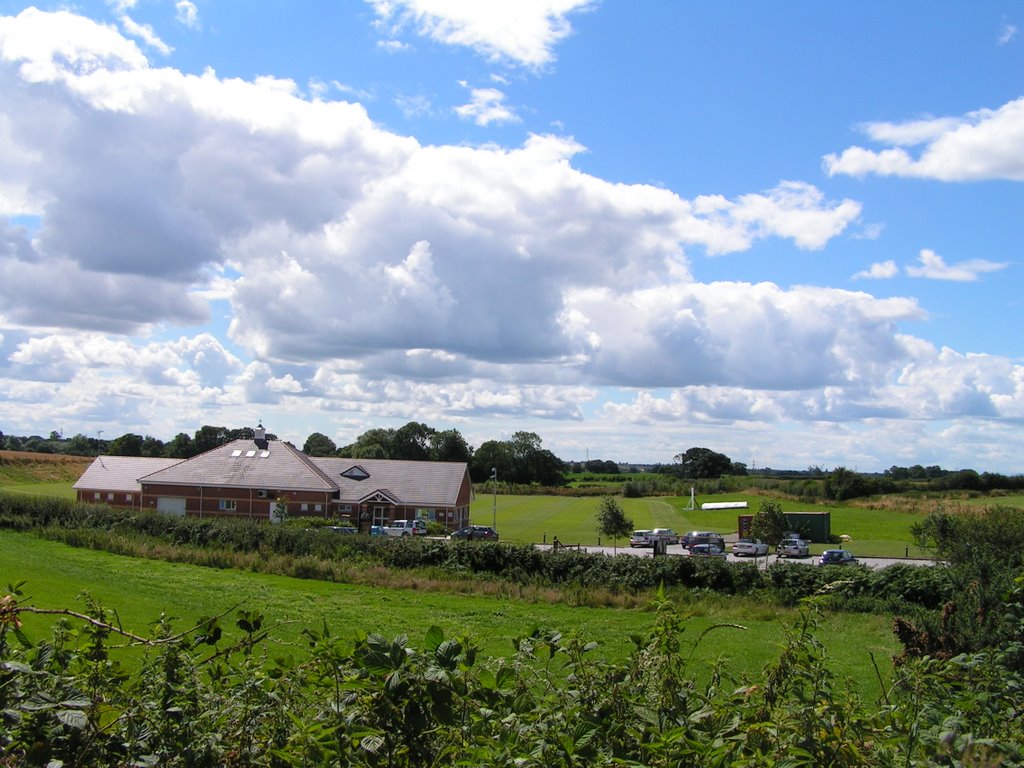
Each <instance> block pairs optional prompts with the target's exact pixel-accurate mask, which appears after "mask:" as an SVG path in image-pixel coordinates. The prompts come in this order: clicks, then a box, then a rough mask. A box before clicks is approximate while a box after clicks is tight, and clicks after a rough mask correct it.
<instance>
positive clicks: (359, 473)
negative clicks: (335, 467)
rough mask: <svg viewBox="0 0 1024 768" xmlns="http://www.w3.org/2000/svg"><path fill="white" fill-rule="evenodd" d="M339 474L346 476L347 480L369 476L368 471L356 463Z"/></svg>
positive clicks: (362, 478)
mask: <svg viewBox="0 0 1024 768" xmlns="http://www.w3.org/2000/svg"><path fill="white" fill-rule="evenodd" d="M341 476H342V477H347V478H348V479H349V480H365V479H366V478H368V477H369V476H370V473H369V472H367V471H366V470H365V469H363V468H362V467H360V466H359V465H358V464H356V465H355V466H352V467H349V468H348V469H346V470H345V471H344V472H342V473H341Z"/></svg>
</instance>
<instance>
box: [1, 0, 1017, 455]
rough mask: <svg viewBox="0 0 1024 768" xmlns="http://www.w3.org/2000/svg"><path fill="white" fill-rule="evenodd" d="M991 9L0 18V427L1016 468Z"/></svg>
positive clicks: (1010, 125) (156, 12) (1005, 179)
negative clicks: (417, 437) (222, 431)
mask: <svg viewBox="0 0 1024 768" xmlns="http://www.w3.org/2000/svg"><path fill="white" fill-rule="evenodd" d="M1022 74H1024V10H1022V7H1021V6H1020V4H1019V3H1016V2H1002V3H1001V2H987V3H954V2H901V3H882V2H867V3H806V2H801V3H797V2H778V3H752V2H751V3H744V2H737V3H710V2H708V3H678V2H669V1H665V2H660V1H657V0H650V1H648V2H643V3H625V2H621V1H619V2H613V1H611V0H603V1H600V2H597V1H589V2H588V1H586V0H531V1H530V2H527V1H526V0H518V2H499V1H498V0H494V1H493V2H456V1H455V0H388V1H387V2H385V0H367V1H366V2H363V1H362V0H360V1H358V2H357V1H356V0H347V1H345V2H337V3H303V2H289V3H283V2H263V3H240V2H228V3H225V2H201V1H200V0H192V1H191V2H190V1H189V0H178V1H177V2H175V0H134V1H130V0H121V2H77V3H73V4H68V3H40V4H38V5H36V6H34V7H33V6H26V5H24V4H22V3H12V2H4V1H3V0H0V430H2V431H3V432H5V433H11V434H28V433H40V434H48V433H49V432H50V431H51V430H54V429H56V430H60V431H63V432H64V434H66V435H69V434H75V433H76V432H82V433H85V434H93V435H94V434H96V433H97V432H98V431H99V430H101V429H102V430H103V434H104V435H105V436H111V435H117V434H122V433H124V432H128V431H133V432H138V433H142V434H152V435H154V436H157V437H160V438H163V439H169V438H170V437H172V436H173V435H174V434H176V433H177V432H180V431H185V432H192V431H194V430H195V429H196V428H198V427H199V426H201V425H203V424H224V425H227V426H244V425H249V424H253V423H255V422H256V421H257V420H262V421H263V422H264V423H265V424H266V425H267V426H268V427H269V428H270V429H271V430H272V431H273V432H275V433H277V434H278V435H280V436H281V437H283V438H285V439H289V440H292V441H294V442H296V443H297V444H300V445H301V443H302V442H303V441H304V440H305V438H306V436H307V435H309V434H310V433H311V432H313V431H320V432H324V433H326V434H328V435H329V436H331V437H332V438H333V439H334V440H335V441H336V442H338V443H339V444H344V443H347V442H350V441H352V440H353V439H354V438H355V437H356V436H358V435H359V434H361V433H362V432H364V431H366V430H367V429H370V428H374V427H387V426H401V425H402V424H404V423H406V422H408V421H411V420H416V421H422V422H424V423H426V424H429V425H430V426H433V427H436V428H438V429H444V428H450V427H454V428H457V429H459V430H460V431H461V432H462V433H463V435H465V436H466V438H467V440H469V442H470V443H471V444H474V445H479V444H480V443H482V442H483V441H485V440H490V439H503V438H506V437H508V436H509V435H511V434H512V433H513V432H515V431H518V430H524V429H525V430H529V431H534V432H536V433H537V434H538V435H540V436H541V438H542V440H543V442H544V446H545V447H547V448H550V449H551V450H552V451H554V452H555V453H556V454H557V455H559V456H561V457H562V458H565V459H579V458H584V457H586V456H587V455H589V456H590V457H600V458H605V459H614V460H619V461H632V462H670V461H671V460H672V457H673V456H674V455H675V454H677V453H680V452H682V451H685V450H686V449H687V448H689V447H691V446H695V445H699V446H705V447H709V448H712V449H714V450H717V451H721V452H723V453H726V454H728V455H730V456H731V457H732V458H734V459H735V460H737V461H744V462H747V463H755V464H756V465H758V466H773V467H778V468H803V467H807V466H812V465H815V466H822V467H826V468H828V467H835V466H847V467H853V468H858V469H861V470H865V471H876V470H882V469H885V468H887V467H889V466H892V465H900V466H906V465H911V464H918V463H920V464H924V465H932V464H938V465H941V466H943V467H946V468H950V469H954V468H960V467H973V468H976V469H979V470H989V471H998V472H1006V473H1013V474H1017V473H1020V472H1021V471H1024V470H1022V466H1021V459H1020V457H1021V456H1022V455H1024V451H1022V449H1024V437H1022V436H1021V434H1022V430H1021V429H1020V427H1021V423H1022V420H1024V360H1022V353H1021V346H1020V341H1019V339H1020V330H1021V328H1022V327H1024V305H1022V301H1024V299H1022V297H1021V287H1022V285H1024V280H1022V276H1021V262H1022V258H1021V253H1020V250H1021V246H1020V244H1021V243H1022V242H1024V237H1022V235H1024V232H1022V229H1024V192H1022V190H1024V187H1022V181H1024V159H1022V158H1024V93H1022Z"/></svg>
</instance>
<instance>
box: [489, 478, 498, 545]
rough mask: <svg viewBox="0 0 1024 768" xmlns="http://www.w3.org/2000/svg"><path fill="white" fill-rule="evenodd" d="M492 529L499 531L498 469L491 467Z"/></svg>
mask: <svg viewBox="0 0 1024 768" xmlns="http://www.w3.org/2000/svg"><path fill="white" fill-rule="evenodd" d="M491 493H492V503H491V518H492V519H491V527H492V528H493V529H494V530H495V531H497V530H498V468H497V467H491Z"/></svg>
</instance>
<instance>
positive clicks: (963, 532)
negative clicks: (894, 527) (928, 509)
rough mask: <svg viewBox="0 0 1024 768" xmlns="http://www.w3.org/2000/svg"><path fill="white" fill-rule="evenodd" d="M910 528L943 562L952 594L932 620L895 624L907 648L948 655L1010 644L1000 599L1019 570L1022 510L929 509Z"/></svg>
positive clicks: (1022, 566) (1023, 569) (1022, 563)
mask: <svg viewBox="0 0 1024 768" xmlns="http://www.w3.org/2000/svg"><path fill="white" fill-rule="evenodd" d="M911 532H912V533H913V535H914V538H915V540H916V541H917V543H918V544H919V545H920V546H922V547H927V548H930V549H932V550H933V551H934V553H935V556H936V557H937V558H938V559H941V560H944V561H945V562H946V563H947V564H948V570H949V573H950V574H951V576H952V579H953V587H954V588H953V593H954V594H955V595H956V597H955V599H954V600H953V601H951V602H950V603H948V604H947V605H946V606H945V608H944V610H943V611H942V614H941V616H940V617H938V618H936V617H927V616H922V617H918V618H917V619H916V621H915V622H913V623H912V622H909V621H905V622H904V623H903V626H902V627H901V626H897V635H898V636H899V637H900V640H901V641H902V642H903V644H904V647H905V648H907V650H908V652H910V653H915V654H921V655H930V656H936V655H937V656H947V657H948V656H954V655H956V654H959V653H965V652H972V651H978V650H980V649H982V648H986V647H1001V646H1003V645H1005V644H1006V643H1008V642H1013V641H1014V640H1015V638H1013V637H1012V636H1007V634H1006V633H1007V631H1008V630H1009V629H1010V627H1008V625H1007V624H1006V616H1005V615H1004V612H1003V601H1004V599H1005V596H1006V595H1007V593H1009V592H1010V590H1011V588H1012V587H1013V584H1014V581H1015V580H1019V579H1020V578H1021V574H1022V573H1024V510H1020V509H1015V508H1013V507H993V508H989V509H983V510H980V511H977V512H967V511H964V512H956V513H949V512H933V513H932V514H930V515H928V517H926V518H925V519H924V521H923V522H920V523H916V524H915V525H914V526H913V528H912V529H911ZM1011 635H1012V632H1011ZM1016 641H1017V642H1019V641H1020V638H1019V637H1018V638H1016ZM1022 668H1024V655H1022Z"/></svg>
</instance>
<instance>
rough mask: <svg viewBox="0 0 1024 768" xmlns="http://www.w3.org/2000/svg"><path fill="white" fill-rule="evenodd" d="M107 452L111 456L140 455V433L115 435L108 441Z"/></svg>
mask: <svg viewBox="0 0 1024 768" xmlns="http://www.w3.org/2000/svg"><path fill="white" fill-rule="evenodd" d="M107 452H108V453H109V454H110V455H111V456H141V455H142V435H136V434H133V433H131V432H128V433H127V434H124V435H121V436H120V437H115V438H114V439H113V440H111V441H110V447H109V448H108V449H107Z"/></svg>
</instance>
